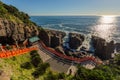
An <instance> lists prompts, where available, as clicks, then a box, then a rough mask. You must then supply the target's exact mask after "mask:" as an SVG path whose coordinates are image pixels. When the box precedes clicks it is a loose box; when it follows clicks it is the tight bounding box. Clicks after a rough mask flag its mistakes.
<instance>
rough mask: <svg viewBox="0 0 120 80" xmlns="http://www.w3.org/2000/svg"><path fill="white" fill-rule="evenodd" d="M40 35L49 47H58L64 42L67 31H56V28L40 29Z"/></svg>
mask: <svg viewBox="0 0 120 80" xmlns="http://www.w3.org/2000/svg"><path fill="white" fill-rule="evenodd" d="M39 34H40V35H39V37H40V38H41V40H42V41H43V42H44V43H45V44H46V46H48V47H52V48H56V47H57V46H61V45H62V44H63V38H64V37H65V35H66V34H65V32H61V31H55V30H47V29H46V30H43V29H42V30H40V33H39Z"/></svg>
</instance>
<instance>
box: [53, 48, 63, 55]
mask: <svg viewBox="0 0 120 80" xmlns="http://www.w3.org/2000/svg"><path fill="white" fill-rule="evenodd" d="M55 50H56V51H57V52H60V53H61V54H64V55H65V52H64V49H63V47H62V46H57V47H56V48H55Z"/></svg>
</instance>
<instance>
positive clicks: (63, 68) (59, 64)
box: [35, 45, 77, 75]
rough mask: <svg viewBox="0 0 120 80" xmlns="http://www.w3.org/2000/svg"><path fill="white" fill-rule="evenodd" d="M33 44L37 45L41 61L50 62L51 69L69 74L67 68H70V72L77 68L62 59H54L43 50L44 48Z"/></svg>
mask: <svg viewBox="0 0 120 80" xmlns="http://www.w3.org/2000/svg"><path fill="white" fill-rule="evenodd" d="M35 46H37V47H39V50H38V53H39V55H40V57H41V59H42V60H43V62H47V63H49V64H50V68H51V70H52V71H55V72H64V73H67V74H69V70H70V69H71V70H72V72H74V73H75V72H76V70H77V69H76V67H75V66H74V65H72V64H66V63H65V62H63V61H61V60H58V59H56V58H55V57H53V56H52V55H51V54H48V53H47V52H46V51H44V49H43V48H42V47H40V45H35ZM74 73H72V75H74Z"/></svg>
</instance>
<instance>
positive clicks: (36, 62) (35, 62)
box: [31, 56, 42, 67]
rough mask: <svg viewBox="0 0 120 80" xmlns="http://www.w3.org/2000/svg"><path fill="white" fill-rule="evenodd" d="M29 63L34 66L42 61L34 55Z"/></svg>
mask: <svg viewBox="0 0 120 80" xmlns="http://www.w3.org/2000/svg"><path fill="white" fill-rule="evenodd" d="M31 63H32V64H33V66H34V67H37V66H38V65H39V64H40V63H42V60H41V58H40V57H39V56H34V57H32V58H31Z"/></svg>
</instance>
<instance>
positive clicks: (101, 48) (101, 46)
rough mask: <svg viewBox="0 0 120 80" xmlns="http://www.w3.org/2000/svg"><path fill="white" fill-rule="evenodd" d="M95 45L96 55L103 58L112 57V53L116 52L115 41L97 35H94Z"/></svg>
mask: <svg viewBox="0 0 120 80" xmlns="http://www.w3.org/2000/svg"><path fill="white" fill-rule="evenodd" d="M92 42H93V47H94V49H95V55H96V56H98V57H99V58H101V59H103V60H107V59H110V58H111V57H112V56H111V55H112V53H114V49H115V44H114V41H110V42H107V41H106V40H105V39H102V38H100V37H97V36H92Z"/></svg>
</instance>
